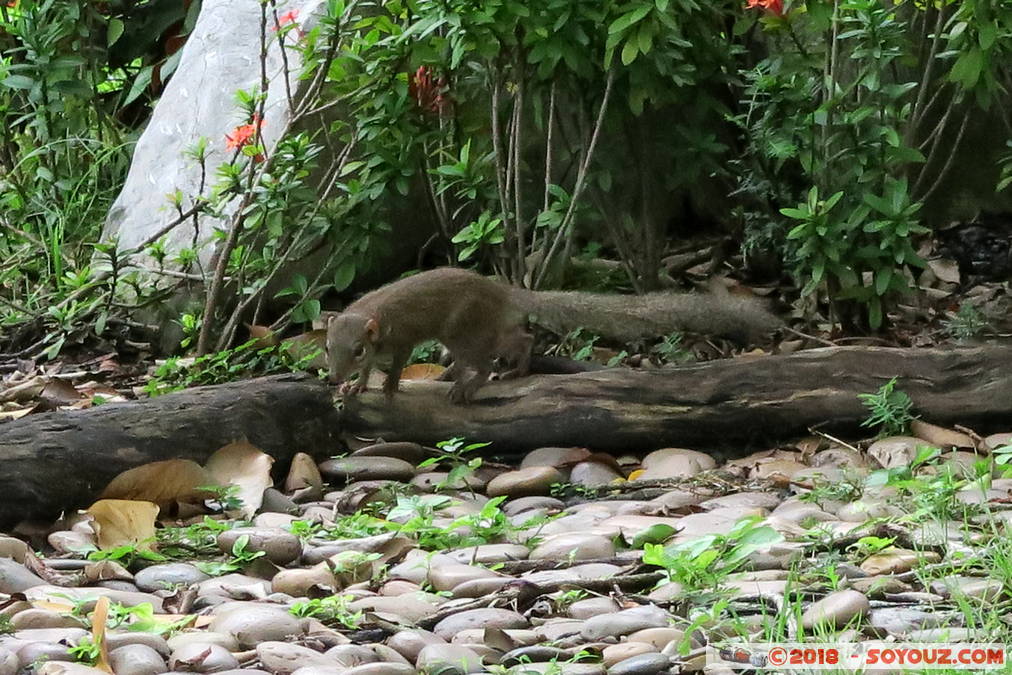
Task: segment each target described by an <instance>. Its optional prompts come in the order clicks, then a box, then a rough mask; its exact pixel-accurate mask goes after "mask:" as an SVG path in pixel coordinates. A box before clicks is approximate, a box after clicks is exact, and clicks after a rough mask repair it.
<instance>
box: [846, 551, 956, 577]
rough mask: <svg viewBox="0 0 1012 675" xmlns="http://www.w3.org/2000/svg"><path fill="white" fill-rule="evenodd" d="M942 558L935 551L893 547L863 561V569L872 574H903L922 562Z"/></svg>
mask: <svg viewBox="0 0 1012 675" xmlns="http://www.w3.org/2000/svg"><path fill="white" fill-rule="evenodd" d="M941 559H942V558H941V556H940V555H938V554H937V553H935V552H934V551H909V550H907V549H902V548H892V549H886V550H884V551H882V552H880V553H876V554H874V555H871V556H868V557H867V558H866V559H865V561H864V562H863V563H861V569H862V570H864V571H865V572H867V573H868V574H870V575H872V576H878V575H882V574H902V573H903V572H909V571H910V570H912V569H913V568H914V567H915V566H916V565H918V564H920V563H922V562H924V563H936V562H938V561H940V560H941Z"/></svg>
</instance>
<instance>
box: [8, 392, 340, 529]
mask: <svg viewBox="0 0 1012 675" xmlns="http://www.w3.org/2000/svg"><path fill="white" fill-rule="evenodd" d="M338 424H339V420H338V415H337V411H336V410H335V409H334V406H333V403H332V396H331V390H330V389H329V388H328V387H327V386H326V385H325V384H323V383H322V382H320V381H319V380H316V379H313V378H309V377H306V376H302V375H280V376H274V377H265V378H260V379H256V380H251V381H247V382H235V383H231V384H224V385H219V386H209V387H198V388H195V389H190V390H188V391H183V392H178V393H174V394H166V395H164V396H160V397H158V398H154V399H150V400H144V401H138V402H131V403H118V404H106V405H102V406H98V407H96V408H91V409H89V410H81V411H60V412H53V413H47V414H40V415H29V416H28V417H26V418H24V419H21V420H17V421H14V422H9V423H7V424H4V425H2V426H0V527H5V526H9V525H11V524H12V523H15V522H17V521H18V520H21V519H23V518H26V517H40V518H52V517H55V516H57V515H59V513H60V511H61V510H63V509H65V508H74V507H80V506H86V505H88V504H90V503H91V501H92V500H93V499H94V498H95V496H96V495H98V494H99V493H100V492H101V491H102V490H103V489H104V488H105V486H106V484H107V483H108V482H109V481H110V480H111V479H112V478H113V477H114V476H116V475H117V474H119V473H120V472H122V471H125V470H126V469H130V468H133V467H135V466H140V465H141V464H146V463H148V462H155V461H159V460H164V459H175V458H183V459H192V460H194V461H196V462H198V463H201V464H203V462H204V461H205V460H206V459H207V458H208V457H209V456H210V455H211V454H212V453H214V452H215V451H216V450H218V449H219V448H221V447H222V446H224V445H227V444H228V443H231V442H233V441H236V440H240V439H242V438H246V439H248V440H249V442H250V443H252V444H253V445H255V446H257V447H259V448H260V449H261V450H263V451H264V452H266V453H267V454H269V455H271V456H273V457H274V458H275V459H276V460H277V462H276V464H275V468H276V469H277V470H278V472H279V473H280V472H282V471H285V470H286V469H287V466H288V461H289V460H290V459H291V457H292V456H293V455H294V454H295V453H297V452H307V453H309V454H311V455H317V456H322V455H326V454H332V453H334V452H336V451H337V450H338Z"/></svg>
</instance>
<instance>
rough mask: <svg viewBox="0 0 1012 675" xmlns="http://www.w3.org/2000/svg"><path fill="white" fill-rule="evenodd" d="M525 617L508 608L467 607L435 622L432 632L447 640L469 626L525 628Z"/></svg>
mask: <svg viewBox="0 0 1012 675" xmlns="http://www.w3.org/2000/svg"><path fill="white" fill-rule="evenodd" d="M526 627H527V619H525V618H524V617H523V616H522V615H520V614H518V613H516V612H512V611H510V610H508V609H496V608H486V609H469V610H465V611H463V612H458V613H457V614H453V615H450V616H448V617H446V618H445V619H443V620H442V621H440V622H439V623H437V624H436V626H435V627H434V628H433V629H432V632H433V633H435V634H436V635H438V636H439V637H441V638H443V639H444V640H449V639H450V638H452V637H453V636H454V635H456V634H457V633H459V632H460V631H462V630H467V629H469V628H503V629H505V628H526Z"/></svg>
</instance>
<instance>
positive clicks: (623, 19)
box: [608, 4, 653, 34]
mask: <svg viewBox="0 0 1012 675" xmlns="http://www.w3.org/2000/svg"><path fill="white" fill-rule="evenodd" d="M651 9H653V7H652V6H651V5H647V4H643V5H640V6H639V7H637V8H636V9H634V10H632V11H631V12H626V13H625V14H623V15H622V16H620V17H619V18H617V19H615V20H614V21H612V23H611V25H610V26H608V33H609V34H613V33H621V32H623V31H624V30H626V29H627V28H629V27H630V26H632V25H633V24H635V23H638V22H639V21H641V20H642V19H643V17H645V16H646V15H647V14H649V13H650V10H651Z"/></svg>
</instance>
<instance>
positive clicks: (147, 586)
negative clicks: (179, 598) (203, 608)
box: [134, 562, 211, 592]
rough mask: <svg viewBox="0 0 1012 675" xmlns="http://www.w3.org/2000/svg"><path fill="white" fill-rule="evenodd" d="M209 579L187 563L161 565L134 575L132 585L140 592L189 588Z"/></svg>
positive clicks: (152, 566) (146, 568)
mask: <svg viewBox="0 0 1012 675" xmlns="http://www.w3.org/2000/svg"><path fill="white" fill-rule="evenodd" d="M210 578H211V577H210V576H208V575H207V574H204V573H203V572H201V571H200V570H199V569H197V568H196V567H194V566H193V565H191V564H189V563H182V562H178V563H162V564H158V565H151V566H150V567H145V568H144V569H142V570H141V571H140V572H138V573H137V574H135V575H134V584H136V586H137V588H139V589H141V590H142V591H148V592H152V591H165V590H172V589H174V588H179V587H182V588H189V587H190V586H193V585H194V584H199V583H200V582H201V581H206V580H207V579H210Z"/></svg>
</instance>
